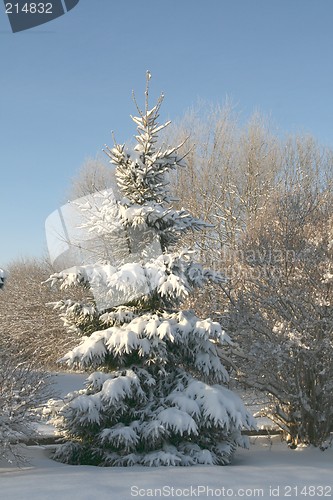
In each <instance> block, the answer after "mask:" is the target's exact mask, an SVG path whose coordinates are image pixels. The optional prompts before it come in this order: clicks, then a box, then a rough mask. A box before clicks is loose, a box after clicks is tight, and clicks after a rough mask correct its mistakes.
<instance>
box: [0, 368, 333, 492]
mask: <svg viewBox="0 0 333 500" xmlns="http://www.w3.org/2000/svg"><path fill="white" fill-rule="evenodd" d="M86 378H87V374H63V375H58V376H57V377H55V389H56V391H57V393H58V395H59V396H64V395H65V394H67V392H69V391H71V390H77V389H80V388H81V387H82V383H83V381H84V380H85V379H86ZM46 427H47V426H44V427H41V428H40V432H43V433H46V434H51V433H52V431H51V432H50V430H49V429H47V428H46ZM53 449H54V446H53V445H48V446H29V447H23V448H22V450H21V452H22V453H23V454H24V455H25V456H26V457H27V458H28V460H29V463H27V464H26V465H24V466H21V468H19V467H17V466H16V465H14V464H8V463H7V462H6V461H4V460H3V461H0V484H1V490H0V491H1V493H0V498H1V499H4V500H31V499H33V500H91V499H94V498H98V500H130V499H133V498H143V499H147V498H200V499H205V498H230V497H234V498H241V497H242V498H262V499H267V500H269V499H272V498H274V496H275V497H277V498H294V499H299V498H309V497H312V498H319V497H325V498H332V497H333V448H330V449H328V450H326V451H325V452H322V451H320V450H319V449H316V448H313V447H308V448H298V449H296V450H290V449H289V448H288V447H287V445H286V444H285V443H282V442H281V440H280V437H274V438H269V437H260V438H251V445H250V449H249V450H243V449H238V450H237V452H236V454H235V457H234V459H233V463H232V465H230V466H225V467H218V466H202V465H200V466H194V467H176V466H170V467H143V466H134V467H126V468H125V467H108V468H100V467H93V466H73V465H65V464H61V463H58V462H55V461H53V460H52V459H51V458H50V455H51V453H52V450H53ZM296 488H297V489H296ZM322 488H323V489H322ZM301 491H303V494H301ZM304 493H307V495H305V494H304ZM314 493H315V494H314Z"/></svg>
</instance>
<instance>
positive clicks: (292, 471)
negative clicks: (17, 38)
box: [0, 438, 333, 500]
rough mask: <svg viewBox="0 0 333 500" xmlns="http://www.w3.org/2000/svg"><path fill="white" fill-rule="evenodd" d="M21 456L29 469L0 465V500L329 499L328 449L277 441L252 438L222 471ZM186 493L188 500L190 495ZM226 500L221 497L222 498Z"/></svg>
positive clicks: (37, 450)
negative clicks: (103, 465)
mask: <svg viewBox="0 0 333 500" xmlns="http://www.w3.org/2000/svg"><path fill="white" fill-rule="evenodd" d="M26 455H27V456H28V457H29V459H30V465H28V466H26V467H23V468H21V469H18V468H17V467H14V466H12V467H10V466H8V464H6V463H4V462H2V463H1V464H0V483H1V498H3V499H4V500H5V499H6V500H31V499H34V500H91V499H94V498H98V499H99V500H127V499H133V498H144V499H146V498H164V497H165V498H186V497H189V498H191V497H193V498H200V499H204V498H223V495H222V493H223V490H222V488H225V492H227V490H228V493H229V495H228V496H229V497H230V496H231V495H230V492H231V491H232V492H233V496H234V497H236V498H237V496H238V497H241V496H243V497H245V498H249V497H250V498H264V499H267V500H268V499H271V498H273V496H272V495H271V492H272V488H275V490H274V491H275V492H276V491H277V490H276V488H279V497H278V498H295V499H296V498H306V497H305V496H303V495H302V496H301V495H300V493H299V492H300V491H301V489H302V488H307V491H312V490H310V489H309V487H310V486H311V487H316V488H318V490H317V491H318V492H320V490H319V487H324V488H326V489H324V492H326V493H327V495H325V496H326V497H328V498H331V497H332V495H333V474H332V472H333V467H332V464H333V449H329V450H327V451H325V452H321V451H320V450H318V449H315V448H305V449H299V450H290V449H288V448H287V446H286V445H285V444H284V443H281V442H279V441H277V440H274V441H273V443H270V441H269V440H268V438H260V439H259V438H256V439H255V440H254V441H253V443H252V445H251V447H250V450H240V451H238V452H237V453H236V456H235V458H234V461H233V465H230V466H225V467H217V466H195V467H185V468H184V467H152V468H150V467H139V466H134V467H127V468H125V467H115V468H114V467H109V468H99V467H92V466H73V465H64V464H60V463H58V462H54V461H53V460H51V459H50V457H49V455H50V448H48V447H38V446H33V447H29V448H28V449H27V450H26ZM295 487H297V488H298V491H297V495H296V490H295ZM172 488H174V489H173V490H172ZM191 488H192V495H189V493H191ZM199 488H200V489H199ZM290 488H292V489H290ZM155 490H156V491H155ZM159 490H161V491H159ZM163 491H164V493H165V494H164V495H163ZM212 491H213V494H212ZM245 491H246V493H247V495H246V496H245V493H244V492H245ZM304 491H305V490H304ZM161 493H162V494H161ZM172 493H173V494H172ZM195 493H197V494H196V495H195ZM214 493H215V495H214ZM287 493H290V495H289V496H287ZM228 496H227V494H226V493H225V495H224V497H225V498H228ZM275 496H278V495H275ZM322 496H324V495H322ZM308 497H309V495H308V496H307V498H308ZM312 498H319V496H318V495H317V496H314V495H313V496H312Z"/></svg>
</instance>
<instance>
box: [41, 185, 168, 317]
mask: <svg viewBox="0 0 333 500" xmlns="http://www.w3.org/2000/svg"><path fill="white" fill-rule="evenodd" d="M118 207H119V206H118V203H117V197H116V196H115V193H114V190H113V189H112V188H110V189H107V190H104V191H101V192H97V193H94V194H90V195H87V196H83V197H82V198H78V199H76V200H74V201H71V202H68V203H66V204H65V205H63V206H61V207H60V208H58V209H57V210H55V211H54V212H52V213H51V214H50V215H49V216H48V217H47V219H46V221H45V231H46V241H47V247H48V252H49V256H50V260H51V263H52V265H53V267H54V269H55V271H62V270H65V271H64V272H65V273H66V274H67V273H69V274H72V275H73V278H74V277H75V276H76V275H77V274H78V273H80V274H81V275H83V276H84V277H85V278H86V279H87V281H89V283H90V286H91V290H92V292H93V294H94V297H95V300H96V303H97V307H98V308H99V309H100V310H102V309H105V308H108V307H113V306H115V305H119V304H123V303H126V302H130V301H132V300H135V299H137V298H138V297H140V296H142V295H146V294H147V293H149V291H151V287H150V286H149V283H148V280H147V277H146V276H141V275H140V276H137V268H136V267H135V266H134V263H141V264H142V263H144V262H148V261H149V260H150V259H152V258H156V257H157V256H158V255H160V254H161V253H162V250H161V246H160V243H159V241H158V238H157V236H156V234H155V233H154V232H153V231H152V230H151V229H149V228H148V227H146V226H145V225H144V224H141V225H138V226H136V227H124V225H123V223H122V221H121V220H120V215H119V208H118ZM120 270H121V271H122V272H120V274H119V271H120ZM125 270H126V271H127V275H126V277H127V279H126V280H125V282H124V275H125V274H126V273H125V274H124V272H125ZM141 274H142V273H141ZM117 276H119V280H118V281H119V283H117ZM120 277H121V278H122V279H120ZM139 278H140V279H139ZM118 284H119V285H120V286H119V287H118V286H117V285H118ZM110 287H111V288H110Z"/></svg>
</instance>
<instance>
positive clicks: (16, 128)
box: [0, 0, 333, 267]
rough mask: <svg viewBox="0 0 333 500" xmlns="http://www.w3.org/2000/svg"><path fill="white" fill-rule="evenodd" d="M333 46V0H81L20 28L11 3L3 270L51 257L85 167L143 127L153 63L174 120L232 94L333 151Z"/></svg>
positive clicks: (0, 57)
mask: <svg viewBox="0 0 333 500" xmlns="http://www.w3.org/2000/svg"><path fill="white" fill-rule="evenodd" d="M332 50H333V1H332V0H311V1H310V0H164V1H162V0H140V1H138V0H80V2H79V4H78V5H77V6H76V7H75V8H74V9H73V10H71V11H70V12H68V13H67V14H66V15H64V16H62V17H60V18H58V19H55V20H53V21H52V22H50V23H47V24H44V25H43V26H39V27H37V28H33V29H31V30H28V31H24V32H20V33H15V34H13V33H12V32H11V30H10V25H9V21H8V18H7V16H6V15H5V13H4V9H3V5H2V2H1V5H0V65H1V71H0V89H1V91H0V120H1V125H0V127H1V133H0V162H1V163H0V164H1V167H0V169H1V170H0V171H1V214H0V228H1V234H0V245H1V246H0V267H6V266H7V264H8V262H9V261H12V260H14V259H17V258H20V257H26V256H40V255H41V254H42V253H43V252H44V251H45V248H46V244H45V236H44V221H45V219H46V217H47V216H48V214H49V213H50V212H52V211H53V210H54V209H56V208H57V207H58V206H60V205H61V204H62V203H63V202H64V201H66V198H65V196H66V190H68V187H69V184H70V180H71V178H72V177H73V176H74V175H75V174H76V172H77V171H78V169H79V167H80V165H82V163H83V162H84V161H85V159H86V158H87V157H94V156H95V155H96V154H97V153H98V152H99V151H101V149H102V148H103V146H104V144H105V143H107V144H110V145H112V139H111V130H115V132H116V138H117V140H118V141H119V142H124V141H126V140H127V139H128V138H131V137H132V135H133V134H134V133H135V129H134V128H133V124H132V121H131V120H130V118H129V115H130V114H133V113H135V109H134V107H133V103H132V101H131V91H132V89H134V90H135V91H136V93H137V96H138V99H139V100H140V99H141V96H142V95H143V91H144V85H145V72H146V70H147V69H150V71H151V73H152V75H153V79H152V81H151V86H152V94H153V98H154V96H157V95H158V94H159V93H160V91H164V93H165V96H166V97H165V101H164V105H163V108H162V117H161V118H162V119H164V118H165V119H169V118H170V119H177V118H179V117H181V116H182V115H183V114H184V112H185V111H186V110H187V109H188V108H189V107H191V106H192V105H193V104H195V103H196V102H197V101H198V99H204V100H208V101H211V102H220V103H223V102H224V101H225V98H226V96H228V97H229V98H230V99H231V100H232V102H233V103H236V104H237V110H238V111H239V112H240V113H242V114H243V115H244V116H245V117H246V116H249V115H250V114H251V113H252V112H253V111H255V110H256V109H259V110H260V111H261V112H262V113H264V114H267V115H270V116H271V117H272V119H273V121H274V122H275V124H276V125H277V127H278V128H279V129H280V130H281V131H282V132H286V133H288V132H295V131H302V132H305V133H310V134H312V135H313V136H314V137H315V138H317V139H318V140H319V141H320V142H321V143H322V144H324V145H327V146H330V147H333V136H332V120H333V95H332V92H333V56H332ZM163 113H164V115H163Z"/></svg>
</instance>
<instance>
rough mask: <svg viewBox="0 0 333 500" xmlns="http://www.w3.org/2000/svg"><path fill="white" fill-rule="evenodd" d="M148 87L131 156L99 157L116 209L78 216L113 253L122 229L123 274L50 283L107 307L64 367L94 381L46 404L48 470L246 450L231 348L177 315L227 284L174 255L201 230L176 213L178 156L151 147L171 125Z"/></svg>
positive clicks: (212, 459)
mask: <svg viewBox="0 0 333 500" xmlns="http://www.w3.org/2000/svg"><path fill="white" fill-rule="evenodd" d="M149 78H150V75H149V74H147V87H146V102H145V110H144V111H141V110H140V109H139V108H138V106H137V108H138V114H139V116H138V117H132V119H133V121H134V122H135V123H136V125H137V127H138V135H137V136H136V140H137V145H136V147H135V148H134V150H133V151H129V150H127V149H125V146H124V145H118V144H116V145H115V146H114V147H113V148H112V149H110V148H107V150H106V152H107V155H108V156H109V157H110V159H111V163H113V164H114V165H115V166H116V177H117V182H118V187H119V190H120V192H121V195H122V196H123V197H122V198H121V199H120V200H119V201H118V202H116V203H114V201H111V200H110V198H109V197H108V195H107V194H104V195H103V194H101V196H104V201H103V203H102V205H100V206H99V208H98V207H93V206H87V205H85V206H84V207H83V209H85V210H86V212H87V223H86V225H87V227H88V228H89V229H90V230H91V231H96V234H98V235H99V236H103V237H106V238H107V239H108V241H112V238H110V235H111V233H112V232H113V231H115V227H116V224H115V220H116V221H117V223H119V224H120V225H121V226H122V228H123V229H124V231H125V234H126V235H127V236H126V237H125V243H126V242H127V246H128V254H127V257H126V258H124V260H123V262H124V263H122V264H121V265H119V266H118V267H117V266H114V265H113V264H112V263H111V262H107V263H105V262H104V263H101V262H99V263H96V264H95V265H83V266H81V267H77V268H75V269H72V270H70V271H67V272H66V271H64V272H61V273H57V274H54V275H53V276H51V278H50V280H51V281H52V282H54V283H55V282H60V283H61V286H62V287H64V288H66V287H67V286H69V285H71V284H73V283H74V284H75V283H76V284H84V285H87V284H89V283H90V284H91V283H94V285H96V283H97V282H98V284H99V285H101V283H102V284H103V285H104V288H105V304H106V305H105V306H104V307H105V309H104V312H103V314H100V316H99V318H98V320H99V322H100V323H101V324H102V325H103V327H101V328H100V329H99V330H97V331H95V332H93V333H91V334H90V335H89V336H85V337H83V339H82V343H81V344H80V345H79V346H78V347H76V348H74V349H73V350H72V351H70V352H68V353H67V354H66V355H65V356H64V357H63V358H62V361H63V362H67V363H68V364H69V365H71V366H73V365H79V366H81V367H82V368H84V369H86V370H89V369H91V368H94V369H95V368H99V371H95V372H94V373H91V375H90V376H89V377H88V379H87V383H86V388H85V389H83V390H81V391H78V392H74V393H71V394H69V395H67V397H66V398H65V400H64V402H59V401H58V402H51V403H50V404H51V408H52V410H53V412H54V414H55V417H54V422H55V424H56V426H57V427H58V430H59V431H60V432H61V434H62V435H63V436H64V437H65V438H66V439H67V440H68V441H67V442H66V443H65V444H63V445H61V446H60V447H59V448H58V450H57V451H56V454H55V458H56V459H57V460H59V461H62V462H65V463H71V464H96V465H103V466H115V465H118V466H128V465H134V464H142V465H147V466H153V465H155V466H158V465H194V464H219V465H224V464H228V463H230V460H231V457H232V455H233V453H234V451H235V449H236V447H237V446H244V445H245V444H246V440H245V439H244V438H243V436H242V435H241V431H242V429H249V428H252V427H254V426H255V423H254V420H253V418H252V416H251V415H250V414H249V413H247V411H246V410H245V408H244V406H243V404H242V402H241V400H240V399H239V397H238V396H237V395H236V394H234V393H233V392H231V391H230V390H229V389H227V388H226V387H225V384H226V383H227V381H228V374H227V372H226V370H225V368H224V367H223V365H222V363H221V361H220V358H219V356H218V353H217V347H218V346H220V345H221V344H222V343H223V342H229V339H228V336H227V335H226V334H225V333H224V332H223V331H222V329H221V326H220V325H219V324H218V323H216V322H213V321H212V320H211V319H205V320H202V319H199V318H198V317H197V316H196V315H195V314H194V313H193V312H192V311H183V310H179V306H180V304H181V302H182V301H183V299H185V298H186V297H187V295H188V294H189V293H190V292H191V290H192V289H193V288H194V287H201V286H203V285H204V284H205V283H206V282H208V281H209V280H213V281H214V280H215V281H220V280H222V279H223V278H222V277H221V276H220V275H217V274H215V273H213V272H211V271H209V270H205V269H203V268H202V266H201V265H200V264H198V263H195V262H194V261H193V259H192V254H191V253H190V252H186V251H177V252H176V251H174V248H173V247H174V245H175V243H177V242H178V241H179V238H180V236H181V235H182V234H183V233H184V232H186V231H189V230H199V229H201V228H202V227H203V226H204V223H203V222H202V221H200V220H198V219H195V218H193V217H192V216H191V215H190V214H189V213H188V212H187V211H186V210H184V209H182V210H174V209H173V208H172V206H171V201H172V199H171V197H170V194H169V192H168V182H167V176H168V173H169V171H170V170H171V169H174V168H176V167H182V166H183V159H182V158H179V157H178V156H177V148H169V147H168V148H165V147H161V148H158V147H157V146H156V144H157V134H158V132H159V131H160V130H162V129H163V128H164V127H165V126H166V125H168V123H166V124H165V125H162V126H159V125H158V123H157V119H158V114H159V110H160V106H161V103H162V100H163V95H162V96H161V97H160V98H159V100H158V102H157V105H156V106H155V107H153V108H152V109H149V105H148V86H149V85H148V84H149ZM138 228H139V229H141V231H142V234H145V232H148V233H149V234H152V235H154V237H155V239H156V238H157V240H158V241H159V243H160V249H161V251H160V254H159V255H158V256H157V257H155V258H154V257H151V258H150V256H149V252H148V255H144V252H142V253H141V260H140V261H135V262H134V261H133V259H134V258H135V257H136V258H137V255H138V252H137V249H134V250H133V247H134V246H135V245H136V244H137V242H136V241H135V237H134V238H131V234H132V235H133V233H131V231H134V234H137V233H136V230H137V229H138ZM123 243H124V242H123ZM172 250H173V251H172ZM131 259H132V260H131ZM145 284H146V285H147V286H146V285H145ZM128 290H130V291H131V293H130V294H128ZM119 294H120V295H121V294H123V297H125V295H126V294H127V295H126V296H127V297H128V298H127V301H126V299H123V303H121V304H119V296H120V295H119ZM124 294H125V295H124ZM115 296H116V297H117V300H116V301H115V299H114V297H115ZM107 301H108V303H109V306H107ZM115 302H116V303H118V305H112V304H115ZM62 307H65V302H63V303H62ZM69 307H73V305H71V306H69ZM92 318H93V319H94V321H96V316H94V315H92ZM222 384H224V385H222Z"/></svg>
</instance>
